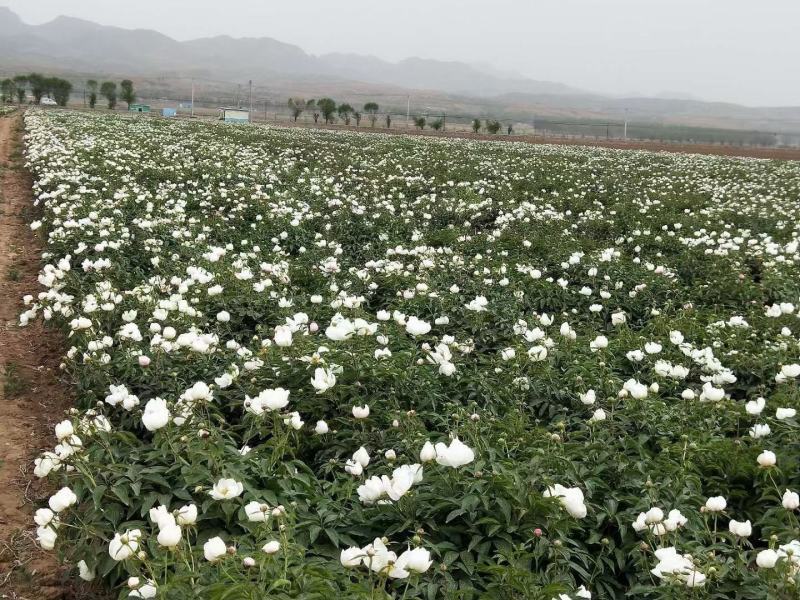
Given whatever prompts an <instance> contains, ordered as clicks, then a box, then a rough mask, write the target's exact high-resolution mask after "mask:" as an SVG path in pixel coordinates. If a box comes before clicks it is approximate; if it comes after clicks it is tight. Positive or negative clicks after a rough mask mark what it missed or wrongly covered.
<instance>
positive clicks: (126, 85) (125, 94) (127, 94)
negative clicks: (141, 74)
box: [119, 79, 136, 109]
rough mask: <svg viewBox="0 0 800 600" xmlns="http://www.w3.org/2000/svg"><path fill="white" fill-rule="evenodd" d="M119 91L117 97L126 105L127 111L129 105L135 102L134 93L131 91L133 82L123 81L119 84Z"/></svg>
mask: <svg viewBox="0 0 800 600" xmlns="http://www.w3.org/2000/svg"><path fill="white" fill-rule="evenodd" d="M119 89H120V94H119V97H120V98H122V101H123V102H126V103H127V104H128V109H130V107H131V104H133V103H134V102H136V92H135V91H134V90H133V82H132V81H131V80H130V79H123V80H122V82H121V83H120V84H119Z"/></svg>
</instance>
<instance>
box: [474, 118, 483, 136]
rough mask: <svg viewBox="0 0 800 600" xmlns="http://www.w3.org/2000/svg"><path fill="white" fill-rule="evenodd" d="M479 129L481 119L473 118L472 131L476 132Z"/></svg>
mask: <svg viewBox="0 0 800 600" xmlns="http://www.w3.org/2000/svg"><path fill="white" fill-rule="evenodd" d="M480 130H481V120H480V119H475V120H474V121H472V133H478V132H479V131H480Z"/></svg>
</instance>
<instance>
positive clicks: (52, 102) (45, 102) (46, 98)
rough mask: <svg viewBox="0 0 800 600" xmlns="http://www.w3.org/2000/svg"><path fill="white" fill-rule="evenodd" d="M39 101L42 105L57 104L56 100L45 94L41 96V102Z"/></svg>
mask: <svg viewBox="0 0 800 600" xmlns="http://www.w3.org/2000/svg"><path fill="white" fill-rule="evenodd" d="M41 103H42V104H43V105H44V106H58V102H56V101H55V100H53V99H52V98H48V97H47V96H45V97H44V98H42V102H41Z"/></svg>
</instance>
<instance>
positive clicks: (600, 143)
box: [279, 123, 800, 160]
mask: <svg viewBox="0 0 800 600" xmlns="http://www.w3.org/2000/svg"><path fill="white" fill-rule="evenodd" d="M279 125H281V126H282V127H302V128H306V129H308V128H316V129H340V130H346V131H361V132H370V131H372V132H379V133H389V134H395V135H421V136H427V137H440V138H463V139H470V140H483V141H492V142H523V143H526V144H555V145H559V146H592V147H598V148H616V149H619V150H649V151H651V152H677V153H682V154H712V155H717V156H739V157H749V158H769V159H776V160H800V148H766V147H763V148H762V147H756V146H723V145H716V144H685V143H666V142H648V141H638V140H636V141H635V140H627V141H625V140H593V139H588V138H585V139H578V138H559V137H543V136H540V135H537V136H530V135H516V134H515V135H511V136H508V135H505V134H501V133H499V134H497V135H487V134H483V133H471V132H466V131H444V132H441V131H440V132H435V131H430V130H423V131H420V130H418V129H405V127H403V126H398V127H397V128H395V129H386V128H382V127H375V128H374V129H373V128H372V127H369V126H368V125H367V126H362V127H359V128H355V127H352V126H350V127H348V126H346V125H319V124H318V125H312V124H306V123H279Z"/></svg>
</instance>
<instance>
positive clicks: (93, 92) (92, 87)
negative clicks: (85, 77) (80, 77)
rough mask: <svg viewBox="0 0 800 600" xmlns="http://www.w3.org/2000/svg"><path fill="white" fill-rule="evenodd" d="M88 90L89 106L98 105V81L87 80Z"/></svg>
mask: <svg viewBox="0 0 800 600" xmlns="http://www.w3.org/2000/svg"><path fill="white" fill-rule="evenodd" d="M86 91H87V92H89V108H94V107H95V106H97V81H95V80H94V79H90V80H89V81H87V82H86Z"/></svg>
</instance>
